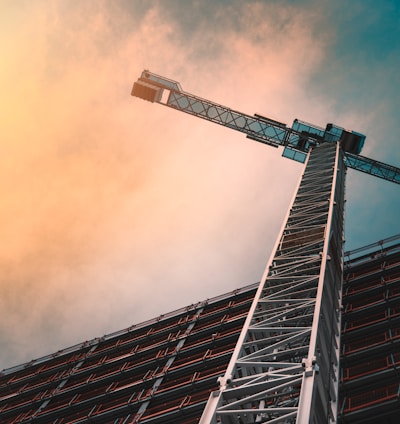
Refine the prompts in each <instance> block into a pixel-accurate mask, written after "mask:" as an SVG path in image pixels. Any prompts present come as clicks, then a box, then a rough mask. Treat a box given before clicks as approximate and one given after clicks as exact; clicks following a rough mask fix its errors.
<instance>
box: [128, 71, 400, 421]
mask: <svg viewBox="0 0 400 424" xmlns="http://www.w3.org/2000/svg"><path fill="white" fill-rule="evenodd" d="M132 95H134V96H137V97H140V98H143V99H145V100H149V101H152V102H158V103H161V104H164V105H166V106H169V107H171V108H174V109H176V110H180V111H182V112H186V113H189V114H191V115H194V116H197V117H201V118H203V119H206V120H208V121H211V122H214V123H218V124H220V125H223V126H226V127H229V128H232V129H235V130H237V131H240V132H243V133H245V134H246V135H247V137H248V138H250V139H253V140H256V141H259V142H262V143H265V144H268V145H272V146H274V147H279V146H283V148H284V150H283V156H285V157H288V158H290V159H293V160H296V161H299V162H304V163H305V170H304V173H303V175H302V177H301V179H300V181H299V184H298V188H297V191H296V193H295V195H294V197H293V201H292V203H291V206H290V207H289V211H288V213H287V216H286V219H285V222H284V224H283V226H282V230H281V232H280V235H279V237H278V239H277V241H276V243H275V247H274V250H273V253H272V255H271V258H270V260H269V262H268V264H267V267H266V269H265V272H264V275H263V278H262V279H261V282H260V286H259V288H258V291H257V293H256V296H255V298H254V301H253V304H252V306H251V308H250V311H249V314H248V316H247V319H246V321H245V324H244V326H243V328H242V331H241V334H240V336H239V339H238V342H237V345H236V348H235V350H234V352H233V355H232V358H231V360H230V363H229V365H228V368H227V370H226V372H225V374H224V376H222V377H220V379H219V383H220V387H219V390H217V391H215V392H213V393H211V395H210V398H209V401H208V403H207V406H206V407H205V410H204V413H203V415H202V418H201V420H200V423H201V424H217V423H222V424H234V423H238V424H250V423H270V424H272V423H274V424H278V423H286V424H294V423H297V424H321V423H335V422H336V421H337V401H338V382H339V375H338V373H339V347H340V324H341V304H342V275H343V243H344V229H343V228H344V190H345V177H346V168H347V167H350V168H354V169H357V170H360V171H362V172H365V173H369V174H371V175H374V176H377V177H379V178H383V179H385V180H388V181H392V182H395V183H398V184H399V183H400V169H399V168H397V167H394V166H391V165H386V164H384V163H381V162H378V161H374V160H372V159H369V158H365V157H363V156H360V155H359V153H360V152H361V149H362V147H363V144H364V140H365V136H363V135H362V134H360V133H357V132H354V131H349V130H345V129H343V128H341V127H338V126H336V125H333V124H327V125H326V128H325V129H323V128H320V127H317V126H314V125H310V124H307V123H305V122H301V121H298V120H295V121H294V123H293V125H292V127H291V128H288V127H287V126H286V125H285V124H283V123H280V122H278V121H275V120H272V119H269V118H265V117H263V116H260V115H254V116H250V115H246V114H243V113H241V112H238V111H235V110H233V109H230V108H227V107H225V106H221V105H219V104H217V103H214V102H210V101H208V100H205V99H202V98H200V97H198V96H194V95H192V94H188V93H185V92H184V91H183V90H182V89H181V86H180V84H179V83H177V82H176V81H172V80H169V79H167V78H164V77H161V76H158V75H156V74H153V73H151V72H149V71H143V73H142V75H141V77H140V78H139V80H138V81H137V82H136V83H135V84H134V87H133V90H132Z"/></svg>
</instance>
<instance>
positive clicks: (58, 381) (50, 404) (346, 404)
mask: <svg viewBox="0 0 400 424" xmlns="http://www.w3.org/2000/svg"><path fill="white" fill-rule="evenodd" d="M132 95H133V96H135V97H139V98H142V99H144V100H148V101H150V102H153V103H160V104H162V105H164V106H167V107H170V108H172V109H174V110H177V111H181V112H185V113H188V114H190V115H193V116H194V117H197V118H202V119H205V120H207V121H210V122H213V123H217V124H219V125H223V126H225V127H227V128H230V129H234V130H236V131H240V132H242V133H244V134H246V136H247V137H248V138H250V139H252V140H256V141H258V142H261V143H263V144H265V145H269V146H274V147H283V153H282V155H283V156H284V157H286V158H289V159H292V160H295V161H298V162H301V163H304V164H305V166H304V171H303V173H302V175H301V177H300V180H299V182H298V186H297V190H296V192H295V193H294V196H293V199H292V202H291V204H290V206H289V209H288V212H287V214H286V218H285V220H284V222H283V225H282V229H281V231H280V233H279V236H278V238H277V241H276V243H275V246H274V249H273V251H272V254H271V257H270V259H269V261H268V262H267V265H266V268H265V272H264V274H263V277H262V279H261V281H260V283H259V284H258V285H257V286H250V287H245V288H243V289H240V290H237V291H235V292H234V293H229V294H226V295H223V296H220V297H218V298H214V299H211V300H208V301H205V302H201V303H198V304H195V305H191V306H190V307H187V308H185V309H181V310H178V311H175V312H173V313H170V314H167V315H164V316H161V317H159V318H157V319H155V320H152V321H149V322H145V323H143V324H141V325H137V326H133V327H131V328H128V329H126V330H124V331H121V332H118V333H115V334H112V335H109V336H105V337H103V338H101V339H95V340H92V341H91V342H86V343H83V344H82V345H79V346H74V347H72V348H69V349H65V350H63V351H61V352H57V353H56V354H54V355H51V356H49V357H45V358H42V359H39V360H36V361H33V362H32V363H30V364H25V365H22V366H20V367H15V368H12V369H9V370H5V371H4V372H3V375H2V377H1V378H2V380H1V383H2V385H1V387H2V389H1V390H2V392H1V397H0V414H1V418H2V421H3V422H11V423H18V422H38V423H40V422H43V423H54V424H55V423H78V422H86V421H90V422H93V423H115V424H116V423H185V424H191V423H200V424H218V423H220V424H253V423H268V424H330V423H337V422H342V423H361V422H362V423H376V421H377V420H378V417H379V420H380V421H381V422H382V423H383V422H384V421H383V420H385V422H386V424H391V423H394V422H395V421H394V420H395V419H396V422H397V421H398V418H395V417H396V416H397V417H398V416H399V411H400V410H399V373H398V369H397V365H398V364H399V361H400V356H399V354H398V353H397V352H398V342H399V340H400V330H399V325H398V324H399V312H400V301H399V300H398V299H399V293H400V290H399V289H398V288H396V287H397V286H398V284H396V283H398V281H399V278H400V241H399V238H400V237H393V238H392V239H389V240H386V241H385V242H381V243H378V244H376V245H372V246H367V247H366V248H363V249H359V250H357V251H355V252H354V251H353V252H352V253H349V254H348V255H347V257H346V260H344V256H343V255H344V252H343V247H344V205H345V181H346V174H347V169H348V168H353V169H356V170H358V171H361V172H364V173H367V174H370V175H373V176H375V177H378V178H382V179H385V180H387V181H390V182H394V183H396V184H400V168H397V167H394V166H391V165H387V164H385V163H381V162H378V161H376V160H374V159H370V158H367V157H364V156H361V155H360V153H361V151H362V148H363V145H364V142H365V136H364V135H363V134H361V133H358V132H355V131H351V130H347V129H344V128H342V127H340V126H337V125H334V124H332V123H328V124H327V125H326V127H325V128H322V127H318V126H315V125H311V124H308V123H305V122H303V121H299V120H298V119H295V120H294V122H293V125H292V126H291V127H288V126H287V125H286V124H284V123H282V122H278V121H275V120H271V119H269V118H266V117H264V116H261V115H258V114H256V115H248V114H245V113H241V112H238V111H235V110H233V109H230V108H228V107H225V106H221V105H219V104H217V103H215V102H212V101H209V100H206V99H204V98H201V97H199V96H195V95H192V94H189V93H187V92H185V91H183V90H182V88H181V85H180V84H179V83H178V82H176V81H173V80H170V79H168V78H165V77H162V76H159V75H156V74H154V73H152V72H150V71H147V70H145V71H143V72H142V74H141V76H140V77H139V79H138V81H137V82H135V83H134V86H133V89H132Z"/></svg>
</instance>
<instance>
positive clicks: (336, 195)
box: [200, 144, 345, 424]
mask: <svg viewBox="0 0 400 424" xmlns="http://www.w3.org/2000/svg"><path fill="white" fill-rule="evenodd" d="M338 161H340V166H338ZM342 161H343V159H342V154H341V151H340V148H339V147H338V146H335V145H330V144H326V145H323V146H321V147H319V148H317V149H315V150H313V151H312V153H311V154H310V157H309V160H308V163H307V166H306V170H305V173H304V176H303V177H302V180H301V183H300V185H299V188H298V191H297V194H296V196H295V199H294V201H293V203H292V206H291V208H290V212H289V215H288V218H287V221H286V224H285V225H284V229H283V231H282V234H281V236H280V237H279V239H278V243H277V245H276V250H275V253H274V254H273V257H272V260H271V261H270V263H269V265H268V267H267V270H266V273H265V275H266V277H265V278H264V282H262V283H261V286H260V288H259V290H258V292H257V295H256V297H255V300H254V303H253V305H252V308H251V309H250V313H249V316H248V319H247V321H246V324H245V326H244V328H243V331H242V334H241V336H240V338H239V341H238V345H237V347H236V349H235V352H234V355H233V357H232V360H231V362H230V365H229V367H228V369H227V372H226V374H225V376H224V377H223V378H221V381H220V383H221V389H220V391H218V392H214V393H213V394H212V395H211V397H210V400H209V403H208V405H207V407H206V409H205V412H204V414H203V417H202V420H201V421H200V422H201V423H217V422H221V423H226V424H228V423H243V424H247V423H313V422H315V423H317V422H318V423H322V422H328V417H331V418H332V419H333V420H335V415H336V400H337V393H338V384H337V381H338V366H339V365H338V358H339V339H338V337H339V329H340V304H339V303H340V301H341V286H342V265H341V264H342V260H341V258H342V249H341V246H342V240H337V237H336V236H335V235H336V234H340V235H342V229H343V197H344V193H343V191H344V176H345V171H344V166H343V162H342Z"/></svg>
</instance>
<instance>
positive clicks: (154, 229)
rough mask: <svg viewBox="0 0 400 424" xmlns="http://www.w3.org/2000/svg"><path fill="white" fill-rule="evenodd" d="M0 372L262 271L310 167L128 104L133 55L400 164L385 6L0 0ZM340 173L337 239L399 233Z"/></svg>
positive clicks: (398, 79) (393, 54) (398, 58)
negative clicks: (342, 212)
mask: <svg viewBox="0 0 400 424" xmlns="http://www.w3.org/2000/svg"><path fill="white" fill-rule="evenodd" d="M0 50H1V52H2V55H1V66H0V89H1V97H0V196H1V201H0V229H1V230H0V231H1V232H0V234H1V244H0V370H1V369H4V368H9V367H12V366H14V365H17V364H20V363H23V362H28V361H30V360H31V359H34V358H38V357H40V356H43V355H47V354H50V353H52V352H55V351H57V350H59V349H62V348H65V347H68V346H71V345H74V344H77V343H80V342H82V341H85V340H91V339H93V338H95V337H101V336H103V335H105V334H109V333H112V332H114V331H118V330H121V329H123V328H126V327H129V326H131V325H133V324H135V323H140V322H142V321H144V320H147V319H150V318H154V317H157V316H159V315H161V314H163V313H166V312H170V311H172V310H174V309H177V308H180V307H184V306H186V305H190V304H192V303H195V302H197V301H202V300H204V299H207V298H210V297H213V296H217V295H220V294H222V293H225V292H229V291H232V290H234V289H236V288H239V287H242V286H244V285H247V284H251V283H255V282H257V281H259V280H260V278H261V276H262V274H263V271H264V267H265V265H266V263H267V261H268V258H269V256H270V254H271V249H272V247H273V245H274V242H275V239H276V237H277V236H278V233H279V231H280V228H281V225H282V222H283V219H284V217H285V214H286V211H287V208H288V206H289V203H290V201H291V199H292V197H293V194H294V190H295V187H296V185H297V183H298V181H299V178H300V175H301V171H302V169H303V166H302V165H301V164H298V163H296V162H293V161H290V160H288V159H284V158H281V151H280V150H279V149H273V148H270V147H268V146H265V145H262V144H260V143H257V142H254V141H250V140H248V139H246V137H245V136H244V135H243V134H240V133H236V132H235V131H232V130H230V129H227V128H224V127H222V126H218V125H215V124H212V123H209V122H206V121H204V120H201V119H198V118H195V117H192V116H189V115H186V114H183V113H180V112H177V111H174V110H172V109H169V108H167V107H164V106H162V105H157V104H152V103H149V102H145V101H142V100H140V99H137V98H134V97H132V96H131V95H130V91H131V88H132V85H133V83H134V81H135V80H136V79H137V78H138V77H139V76H140V73H141V72H142V70H143V69H149V70H151V71H153V72H155V73H157V74H160V75H163V76H166V77H168V78H171V79H174V80H177V81H179V82H180V83H181V85H182V87H183V89H184V90H185V91H187V92H189V93H193V94H196V95H198V96H201V97H203V98H207V99H210V100H213V101H215V102H217V103H220V104H223V105H226V106H229V107H231V108H233V109H236V110H239V111H241V112H244V113H248V114H253V113H259V114H262V115H264V116H267V117H269V118H273V119H277V120H279V121H281V122H285V123H287V124H288V125H289V126H290V125H291V123H292V121H293V120H294V119H295V118H298V119H300V120H304V121H306V122H311V123H313V124H315V125H318V126H322V127H324V126H325V125H326V123H328V122H333V123H335V124H337V125H339V126H341V127H344V128H348V129H352V130H355V131H358V132H361V133H363V134H365V135H366V136H367V139H366V143H365V147H364V150H363V152H362V154H363V155H365V156H368V157H371V158H374V159H377V160H380V161H383V162H387V163H389V164H393V165H396V166H400V147H399V146H400V145H399V141H398V138H397V134H398V111H399V110H400V76H399V75H400V73H399V72H398V69H399V67H400V4H399V3H398V2H397V1H396V0H381V1H380V2H376V1H370V0H352V1H345V0H337V1H334V2H333V1H328V0H296V1H293V0H292V1H289V0H287V1H286V0H281V1H273V0H264V1H262V0H259V1H252V0H249V1H241V0H232V1H227V0H219V1H218V0H213V1H211V0H201V1H200V0H193V1H186V0H114V1H112V2H111V1H105V0H104V1H101V0H96V1H92V0H79V1H78V0H37V1H35V2H32V1H28V0H19V1H14V0H2V1H1V2H0ZM399 190H400V187H398V186H397V185H395V184H393V183H389V182H386V181H380V180H378V179H377V178H373V177H371V176H368V175H365V174H361V173H359V172H357V171H354V170H349V171H348V174H347V190H346V199H347V202H346V214H347V216H346V245H345V248H346V250H349V249H354V248H357V247H360V246H363V245H366V244H369V243H373V242H375V241H378V240H380V239H383V238H386V237H390V236H392V235H394V234H398V233H400V228H399V227H400V226H399V222H398V221H399V220H398V210H399V208H400V196H399V193H400V191H399Z"/></svg>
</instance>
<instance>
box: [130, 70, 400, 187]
mask: <svg viewBox="0 0 400 424" xmlns="http://www.w3.org/2000/svg"><path fill="white" fill-rule="evenodd" d="M131 94H132V96H135V97H139V98H141V99H144V100H147V101H150V102H155V103H160V104H162V105H164V106H168V107H170V108H173V109H176V110H179V111H182V112H185V113H188V114H190V115H193V116H196V117H199V118H202V119H205V120H207V121H210V122H214V123H216V124H219V125H223V126H225V127H228V128H232V129H234V130H236V131H239V132H242V133H244V134H246V136H247V138H249V139H251V140H255V141H258V142H261V143H263V144H267V145H269V146H273V147H280V146H282V147H284V149H283V153H282V156H284V157H286V158H289V159H292V160H295V161H298V162H302V163H304V162H305V160H306V157H307V154H308V152H309V151H310V149H311V148H313V147H317V146H319V145H320V144H322V143H327V142H328V143H336V142H339V143H340V145H341V147H342V150H343V151H344V155H345V163H346V165H347V166H348V167H349V168H353V169H356V170H358V171H361V172H364V173H367V174H370V175H373V176H375V177H378V178H382V179H384V180H387V181H391V182H394V183H397V184H400V168H397V167H395V166H392V165H387V164H385V163H383V162H379V161H376V160H374V159H370V158H366V157H364V156H360V153H361V150H362V148H363V145H364V142H365V135H363V134H361V133H358V132H355V131H349V130H346V129H344V128H342V127H339V126H337V125H334V124H331V123H329V124H327V125H326V127H325V128H322V127H318V126H316V125H312V124H309V123H306V122H303V121H300V120H298V119H295V120H294V122H293V125H292V127H291V128H289V127H287V126H286V124H284V123H282V122H279V121H276V120H274V119H270V118H267V117H265V116H262V115H259V114H254V115H253V116H252V115H247V114H245V113H242V112H239V111H236V110H233V109H231V108H229V107H226V106H222V105H220V104H217V103H215V102H212V101H210V100H207V99H203V98H201V97H199V96H195V95H193V94H189V93H186V92H185V91H183V90H182V87H181V85H180V83H179V82H177V81H174V80H171V79H169V78H166V77H163V76H160V75H156V74H154V73H153V72H150V71H148V70H144V71H143V72H142V74H141V76H140V78H139V79H138V80H137V81H136V82H135V83H134V85H133V88H132V93H131Z"/></svg>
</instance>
